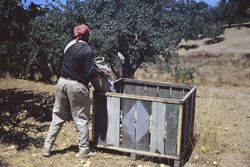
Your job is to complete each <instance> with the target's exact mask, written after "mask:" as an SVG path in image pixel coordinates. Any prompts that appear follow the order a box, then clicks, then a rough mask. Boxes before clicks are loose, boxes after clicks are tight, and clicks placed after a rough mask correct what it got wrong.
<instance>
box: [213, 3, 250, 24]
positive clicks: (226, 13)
mask: <svg viewBox="0 0 250 167" xmlns="http://www.w3.org/2000/svg"><path fill="white" fill-rule="evenodd" d="M247 9H249V10H250V1H248V0H247V1H246V0H220V1H219V3H218V6H217V7H216V13H217V14H216V18H217V19H218V20H219V21H221V22H222V23H224V24H228V25H229V26H231V24H233V23H241V22H243V21H244V20H246V21H249V20H250V17H249V16H250V14H248V13H247Z"/></svg>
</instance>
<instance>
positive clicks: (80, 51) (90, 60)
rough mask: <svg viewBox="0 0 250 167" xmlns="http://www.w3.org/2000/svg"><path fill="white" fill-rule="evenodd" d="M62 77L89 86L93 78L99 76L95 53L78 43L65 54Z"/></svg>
mask: <svg viewBox="0 0 250 167" xmlns="http://www.w3.org/2000/svg"><path fill="white" fill-rule="evenodd" d="M60 75H61V76H62V77H65V78H71V79H73V80H77V81H78V82H81V83H83V84H84V85H86V86H87V85H88V84H89V82H90V80H91V78H93V77H96V75H99V73H98V71H97V69H96V68H95V63H94V53H93V50H92V49H91V47H90V46H89V45H88V44H87V43H84V42H77V43H75V44H73V45H72V46H70V47H69V48H68V49H67V50H66V51H65V53H64V56H63V62H62V67H61V72H60Z"/></svg>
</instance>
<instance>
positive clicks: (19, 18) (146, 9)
mask: <svg viewBox="0 0 250 167" xmlns="http://www.w3.org/2000/svg"><path fill="white" fill-rule="evenodd" d="M56 2H57V5H55V2H54V3H53V4H49V3H48V4H46V5H45V6H39V5H37V4H34V3H31V4H30V5H29V6H28V7H27V8H24V7H23V5H22V4H21V1H20V0H3V1H1V2H0V19H1V23H3V24H1V25H0V35H1V39H0V43H1V45H0V61H1V64H0V65H1V68H0V69H1V71H8V72H11V73H14V74H16V76H18V75H19V74H22V76H24V77H25V78H27V77H28V78H30V79H32V77H33V73H34V72H35V71H40V72H42V74H43V75H44V76H47V77H44V78H43V79H44V80H49V77H50V75H52V74H51V68H52V67H58V64H59V60H60V57H61V56H62V50H63V46H65V45H66V44H67V42H68V41H69V40H70V39H71V37H70V31H71V28H72V26H73V25H75V24H77V23H85V24H87V25H89V27H90V30H91V41H90V42H91V45H92V46H93V48H94V50H95V53H96V56H104V57H105V58H106V60H107V62H108V63H109V64H110V65H111V67H112V69H113V71H114V73H115V74H116V75H117V76H118V77H130V78H131V77H133V76H134V73H135V71H136V70H137V69H138V68H139V67H140V65H141V64H142V63H143V62H152V63H157V64H162V62H164V63H163V64H164V68H166V69H168V70H171V69H178V68H170V67H171V63H173V61H172V60H173V59H176V58H178V55H177V54H175V53H174V50H175V48H176V46H177V45H178V43H179V42H180V41H181V40H182V39H185V40H189V39H196V38H197V35H198V34H203V35H204V36H207V37H215V36H216V35H218V34H219V33H221V32H222V29H221V24H220V22H219V21H220V20H221V19H218V17H217V18H215V17H213V16H214V14H216V12H217V11H218V9H217V8H212V7H210V6H208V5H207V4H206V3H204V2H199V3H197V2H195V1H193V0H189V1H185V0H179V1H175V0H160V1H159V0H85V1H83V2H80V1H78V0H68V1H67V2H66V4H63V3H60V0H58V1H56ZM217 13H218V12H217ZM222 17H225V16H222ZM118 53H119V55H120V58H119V56H117V55H118ZM121 55H122V56H121ZM121 69H122V70H121ZM56 71H58V68H57V70H56ZM119 71H120V72H119ZM180 71H181V70H180ZM178 75H179V73H178Z"/></svg>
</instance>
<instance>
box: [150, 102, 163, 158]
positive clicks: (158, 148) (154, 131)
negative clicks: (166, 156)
mask: <svg viewBox="0 0 250 167" xmlns="http://www.w3.org/2000/svg"><path fill="white" fill-rule="evenodd" d="M165 114H166V104H164V103H160V102H152V120H151V136H150V152H154V153H162V154H163V153H164V136H165Z"/></svg>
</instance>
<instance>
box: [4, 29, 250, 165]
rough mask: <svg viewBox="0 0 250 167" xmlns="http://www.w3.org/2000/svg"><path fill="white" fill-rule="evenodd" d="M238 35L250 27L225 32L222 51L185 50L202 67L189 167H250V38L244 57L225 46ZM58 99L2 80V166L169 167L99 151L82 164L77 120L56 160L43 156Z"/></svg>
mask: <svg viewBox="0 0 250 167" xmlns="http://www.w3.org/2000/svg"><path fill="white" fill-rule="evenodd" d="M242 31H244V32H242ZM227 32H229V35H228V36H229V37H227ZM230 34H231V35H230ZM233 34H237V35H236V36H237V37H238V36H239V34H241V35H242V36H244V37H245V36H247V35H248V34H249V28H244V29H229V30H226V31H225V34H224V37H225V39H224V40H223V41H221V42H224V44H225V45H223V43H221V42H219V43H218V44H217V45H221V46H220V47H221V49H218V50H217V51H216V49H215V48H217V45H216V44H212V45H214V46H215V48H214V47H213V48H214V50H213V51H212V52H209V51H210V50H211V48H210V49H209V48H206V47H205V46H204V45H203V43H204V40H203V42H202V40H201V41H198V44H199V45H198V46H199V47H198V48H196V49H191V50H192V51H193V52H190V51H191V50H182V51H181V52H182V53H181V55H182V56H183V58H184V60H185V63H187V64H191V65H195V66H196V67H199V68H198V70H199V75H198V76H197V80H195V81H194V84H196V85H197V87H198V90H197V97H196V114H195V139H196V142H195V146H194V150H193V152H192V154H191V157H190V159H189V160H188V161H187V163H186V164H185V167H210V166H211V167H213V166H218V167H250V128H249V127H250V103H249V99H250V87H249V86H250V84H249V83H250V82H249V80H250V56H247V55H249V54H250V50H249V49H250V48H248V46H249V42H248V44H245V42H246V41H247V40H248V39H250V36H248V39H247V38H244V40H243V41H245V42H243V43H244V44H240V41H241V40H238V43H237V44H234V46H235V45H239V46H240V48H241V49H242V50H243V51H244V53H243V52H241V51H239V50H234V51H236V52H232V51H230V50H229V51H228V50H226V49H225V48H227V47H226V45H229V41H231V40H232V39H234V38H235V37H234V38H232V35H233ZM242 38H243V37H242ZM230 39H231V40H230ZM228 40H229V41H228ZM192 42H193V41H191V42H190V44H191V43H192ZM196 42H197V41H196ZM225 42H226V43H225ZM222 45H223V46H225V48H224V47H223V46H222ZM243 45H244V46H243ZM202 47H203V49H202ZM207 47H211V45H209V46H207ZM230 48H231V47H230ZM200 49H201V50H200ZM247 49H248V50H247ZM222 50H224V51H225V50H226V51H225V52H222ZM213 52H215V53H216V54H214V53H213ZM218 52H219V53H220V54H217V53H218ZM239 53H242V54H239ZM211 55H212V56H211ZM230 55H231V56H230ZM204 62H205V63H204ZM222 69H223V70H222ZM239 69H240V70H239ZM230 70H231V71H230ZM242 73H244V75H243V74H242ZM161 76H164V74H157V75H155V72H153V73H152V74H149V75H144V77H142V79H152V78H153V79H154V80H160V81H166V82H167V80H164V77H161ZM204 76H205V77H204ZM237 77H238V78H237ZM138 78H139V77H138ZM204 78H205V79H204ZM53 101H54V85H49V84H44V83H40V82H33V81H27V80H20V79H13V78H0V111H1V113H0V114H1V117H0V150H1V152H0V167H2V166H3V167H5V166H10V167H41V166H43V167H69V166H70V167H71V166H72V167H80V166H83V167H89V166H93V167H105V166H111V167H116V166H120V167H123V166H124V167H128V166H131V167H134V166H138V167H146V166H147V167H151V166H152V167H158V166H160V167H164V166H169V164H168V161H167V160H164V159H156V158H151V157H140V158H139V159H138V160H136V161H133V160H131V159H130V157H129V155H128V154H125V153H119V152H111V151H107V150H97V152H98V154H97V155H96V156H95V157H93V158H90V159H89V160H88V161H85V162H83V161H80V160H79V158H78V154H77V151H78V149H77V137H76V131H75V127H74V125H73V123H72V122H68V123H66V124H65V125H64V126H63V128H62V130H61V132H60V134H59V136H58V138H57V140H56V143H55V146H54V148H53V152H52V156H51V157H50V158H45V157H42V156H41V154H40V150H41V148H42V145H43V142H44V138H45V136H46V133H47V130H48V126H49V122H50V120H51V110H52V107H53Z"/></svg>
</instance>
